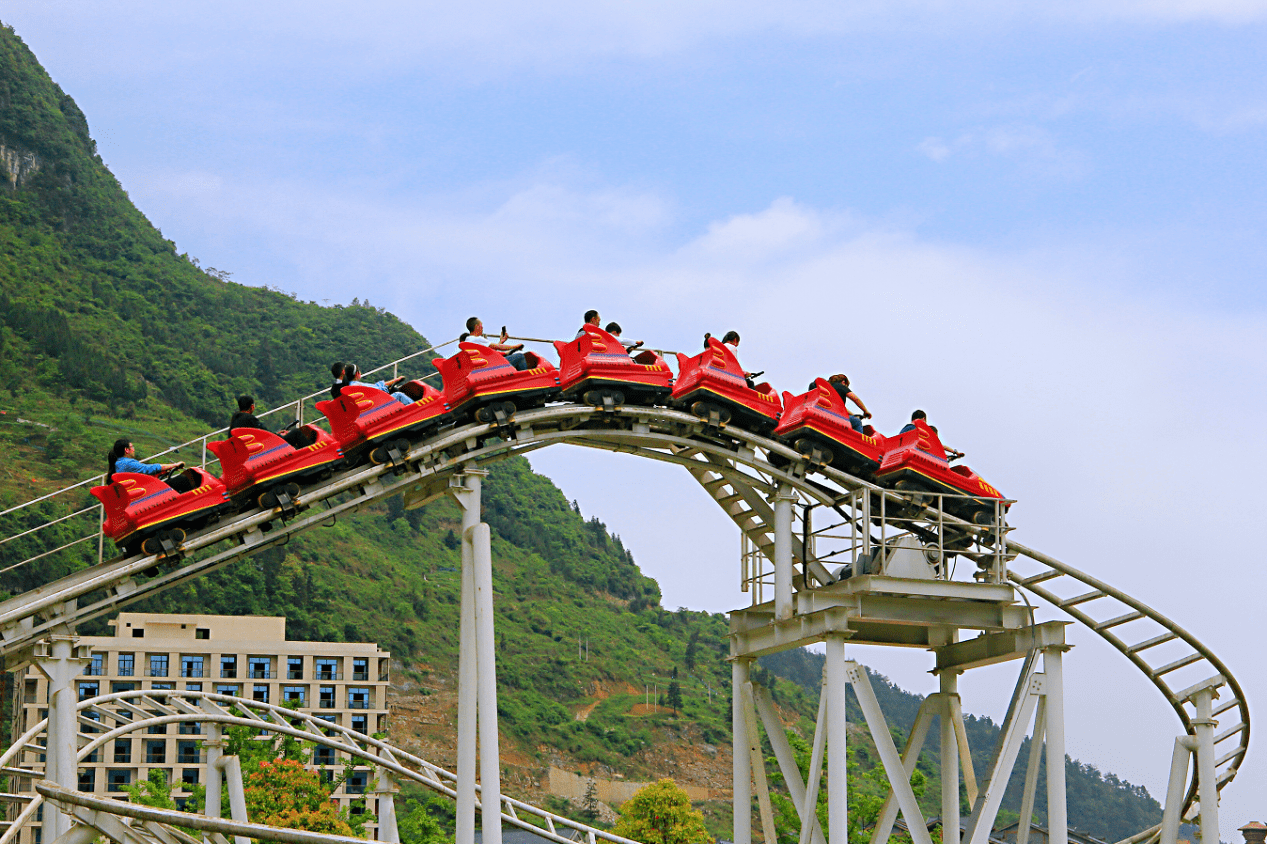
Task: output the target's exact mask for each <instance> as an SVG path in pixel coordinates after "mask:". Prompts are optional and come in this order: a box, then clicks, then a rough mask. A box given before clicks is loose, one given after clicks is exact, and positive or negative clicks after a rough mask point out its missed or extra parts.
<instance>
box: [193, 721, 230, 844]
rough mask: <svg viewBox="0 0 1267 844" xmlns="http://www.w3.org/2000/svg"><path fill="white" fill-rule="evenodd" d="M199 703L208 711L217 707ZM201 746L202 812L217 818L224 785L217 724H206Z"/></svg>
mask: <svg viewBox="0 0 1267 844" xmlns="http://www.w3.org/2000/svg"><path fill="white" fill-rule="evenodd" d="M199 704H201V708H202V709H205V710H206V711H208V712H214V711H215V709H219V707H216V706H214V704H212V703H211V702H210V701H207V700H202V701H199ZM202 746H203V747H204V748H206V750H207V797H206V800H207V805H206V807H205V808H204V809H203V814H205V815H207V817H211V818H219V817H222V815H221V812H222V811H223V810H222V809H221V807H220V791H221V789H222V788H223V787H224V774H223V773H221V771H220V759H221V758H222V757H223V756H224V731H223V729H222V728H221V727H220V725H219V724H217V723H215V722H210V723H208V724H207V738H206V740H205V741H204V742H203V743H202ZM209 840H210V839H208V841H209Z"/></svg>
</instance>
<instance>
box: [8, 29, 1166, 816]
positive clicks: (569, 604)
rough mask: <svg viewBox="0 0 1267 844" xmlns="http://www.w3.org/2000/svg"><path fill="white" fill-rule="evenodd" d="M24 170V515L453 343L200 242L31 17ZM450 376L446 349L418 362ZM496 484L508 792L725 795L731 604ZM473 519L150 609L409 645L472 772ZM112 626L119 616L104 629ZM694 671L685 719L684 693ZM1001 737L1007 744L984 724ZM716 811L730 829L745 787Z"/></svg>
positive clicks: (18, 315) (376, 525)
mask: <svg viewBox="0 0 1267 844" xmlns="http://www.w3.org/2000/svg"><path fill="white" fill-rule="evenodd" d="M0 176H3V180H2V181H0V445H2V447H3V453H4V455H5V459H4V461H2V462H0V509H4V508H7V507H10V506H12V505H15V504H18V503H21V502H24V501H27V500H30V499H31V498H33V497H35V496H36V495H39V494H43V493H45V492H50V491H52V490H55V489H58V488H61V487H63V486H66V485H68V484H70V483H73V482H75V481H78V480H81V479H83V478H86V477H88V476H90V475H91V474H92V473H94V472H99V471H102V470H103V469H104V463H105V454H106V451H107V450H108V448H109V445H110V443H111V442H112V441H113V440H114V439H115V438H116V437H119V436H127V437H130V438H132V439H133V441H134V442H135V443H136V445H137V448H138V452H139V453H142V454H145V453H152V452H155V451H158V450H160V449H162V448H166V447H168V446H170V445H173V444H175V443H179V442H183V441H185V440H187V439H190V438H192V437H195V436H198V435H201V434H202V433H204V432H205V431H207V430H209V428H212V427H219V426H220V425H223V424H225V423H226V422H227V417H228V415H229V412H230V410H231V409H232V407H233V400H234V398H235V396H236V395H238V394H239V393H252V394H253V395H255V396H256V397H257V399H258V400H259V402H260V404H261V406H269V405H276V404H278V403H281V402H284V401H287V400H293V399H294V398H295V397H297V396H299V395H303V394H305V393H308V392H312V391H314V390H316V389H320V388H321V387H322V386H323V385H324V384H326V383H327V382H328V373H327V366H328V364H329V362H330V361H331V360H333V359H335V358H340V359H344V360H348V359H354V360H357V361H360V362H361V363H363V364H370V363H374V362H385V361H388V360H392V359H394V358H398V357H400V356H402V355H404V354H407V353H410V352H413V351H417V350H420V349H424V348H426V347H427V346H428V343H427V341H426V340H425V339H424V338H423V337H422V336H421V335H419V334H418V333H417V332H416V331H414V330H413V329H412V328H411V327H410V326H408V325H406V324H404V323H403V322H401V321H400V320H399V319H397V318H396V317H394V316H392V315H391V314H388V313H386V312H385V311H383V310H381V309H378V308H374V307H372V306H370V305H369V304H368V303H360V302H357V301H356V300H354V301H353V303H352V304H351V305H350V306H341V307H340V306H336V307H333V308H326V307H319V306H318V305H316V304H315V303H314V302H304V301H300V300H298V299H297V298H295V297H293V296H290V295H285V294H282V293H279V292H276V291H271V290H268V289H261V288H258V287H251V286H246V285H242V284H238V283H234V282H232V281H230V280H228V278H227V274H225V273H216V272H210V271H206V270H204V269H202V268H201V267H199V266H198V263H197V262H196V261H195V260H194V259H191V258H189V257H188V256H185V255H179V254H177V252H176V248H175V246H174V244H173V243H172V242H171V241H169V240H166V239H164V238H163V236H162V234H161V233H160V232H159V231H158V230H157V229H156V228H154V227H153V226H152V225H151V224H150V223H149V222H148V221H147V220H146V219H145V218H144V217H143V216H142V215H141V214H140V212H139V211H137V209H136V208H135V207H134V206H133V205H132V203H131V202H130V201H129V200H128V197H127V195H126V194H125V193H124V191H123V189H122V187H121V186H120V185H119V183H118V181H117V180H116V179H115V178H114V177H113V176H112V175H111V174H110V172H109V171H108V170H107V169H106V168H105V166H104V165H103V164H102V162H101V159H100V157H99V156H98V155H97V154H96V151H95V145H94V143H93V141H92V138H91V137H90V135H89V133H88V125H87V121H86V120H85V118H84V115H83V114H82V113H81V112H80V110H79V109H78V107H77V106H76V105H75V103H74V102H73V100H71V98H70V97H69V96H68V95H66V94H65V93H63V92H62V91H61V89H60V88H58V87H57V85H55V84H54V83H53V81H52V80H51V79H50V78H49V76H48V74H47V73H46V72H45V71H44V70H43V68H41V67H40V65H39V63H38V62H37V61H36V59H35V57H34V56H33V55H32V53H31V52H30V50H29V49H28V48H27V47H26V45H25V44H23V43H22V41H21V40H20V39H19V38H18V37H17V35H16V34H15V33H14V32H13V31H12V29H10V28H7V27H5V28H2V29H0ZM429 371H431V367H430V365H429V364H427V363H425V362H423V361H422V359H421V358H420V359H419V362H418V364H417V366H416V367H414V368H413V369H412V370H405V374H409V375H414V376H417V375H422V374H424V373H426V372H429ZM177 457H183V458H185V459H188V460H197V459H198V458H199V455H198V454H197V453H194V452H192V451H190V452H188V453H185V454H179V455H177ZM484 489H485V494H484V505H485V513H484V517H485V520H486V521H487V522H488V523H489V524H490V525H491V527H492V530H493V534H494V540H493V555H494V563H495V567H496V571H495V585H496V589H497V594H496V609H497V622H496V623H497V630H498V674H499V678H500V680H501V688H500V698H499V701H500V702H499V714H500V717H501V725H502V729H503V741H504V744H503V747H504V748H505V760H504V761H505V766H506V769H507V776H508V786H507V788H508V790H509V791H511V792H512V793H515V794H517V795H522V796H526V797H529V798H540V799H542V800H545V799H547V796H546V795H545V794H544V786H543V784H542V783H543V777H544V773H545V771H546V770H547V768H548V767H549V766H551V765H556V766H559V767H563V768H565V769H567V770H570V771H583V772H586V773H588V774H590V775H595V776H623V777H627V778H631V779H654V778H657V777H660V776H665V775H670V776H673V777H675V778H676V779H678V780H679V781H685V782H693V783H695V784H702V785H711V786H712V787H717V785H718V783H724V782H726V781H728V779H729V771H730V758H729V749H728V746H729V737H730V732H729V721H730V703H729V682H730V669H729V666H728V664H727V663H726V661H725V658H726V655H727V653H728V644H727V638H726V621H725V619H724V617H722V616H720V615H709V614H707V613H697V612H687V611H678V612H667V611H665V610H663V609H662V608H661V607H660V605H659V601H660V593H659V588H658V586H657V585H656V584H655V582H654V581H652V580H651V579H649V578H647V577H645V576H644V575H643V574H642V573H641V572H640V571H639V570H638V567H637V566H636V564H635V563H634V560H633V559H632V557H631V555H630V554H629V552H628V551H627V550H626V549H625V548H624V546H623V545H622V544H621V542H620V539H619V538H618V537H615V536H612V535H611V534H610V533H609V532H608V530H607V529H606V527H605V526H604V525H603V524H602V522H601V521H598V520H597V519H595V518H590V519H588V520H587V519H585V518H584V517H583V516H582V515H581V513H580V511H579V508H578V507H576V506H575V505H573V504H569V503H568V501H567V499H566V497H565V496H564V495H563V493H562V492H560V491H559V490H558V489H557V488H556V487H555V486H554V485H553V484H552V483H551V482H550V481H549V480H548V479H547V478H545V477H543V476H541V475H537V474H535V473H533V472H532V470H531V468H530V466H529V464H528V462H527V461H526V460H524V459H513V460H509V461H506V462H503V463H500V464H497V465H495V466H493V467H492V469H491V474H490V476H489V478H488V480H487V481H486V483H485V486H484ZM90 503H92V502H91V499H89V498H88V497H87V494H86V493H82V494H81V495H79V496H78V497H77V498H76V499H75V500H73V501H64V502H57V503H48V504H44V505H41V506H38V507H35V508H30V509H27V510H23V511H21V512H19V513H16V514H10V515H7V516H0V536H5V537H8V536H12V535H14V534H15V533H17V532H19V531H21V530H25V529H29V528H31V527H34V526H36V525H37V524H42V523H44V522H47V521H50V520H52V519H56V518H61V517H63V516H66V515H68V514H69V513H71V512H72V511H74V510H75V509H77V508H80V507H85V506H87V505H88V504H90ZM459 521H460V519H459V515H458V512H457V509H456V507H455V505H453V504H451V503H448V502H438V503H436V504H433V505H431V506H429V507H427V508H425V509H421V510H410V511H406V510H404V508H403V503H402V502H401V501H400V500H399V499H395V500H391V501H388V502H386V503H384V504H382V505H380V506H378V507H377V508H374V509H372V510H371V511H368V512H362V513H359V514H357V515H355V516H351V517H348V518H344V519H341V520H340V521H338V522H337V523H335V524H332V525H331V526H329V527H327V528H324V529H321V530H317V531H311V532H309V533H307V534H305V535H302V536H300V537H297V538H296V539H294V540H293V541H292V542H291V543H290V544H289V545H287V546H285V547H283V548H274V549H269V550H267V551H264V552H262V553H260V554H257V555H255V556H253V557H251V558H250V559H248V560H245V561H243V562H239V563H237V564H234V565H232V566H230V567H227V568H224V569H221V570H219V571H218V572H216V573H214V574H212V575H209V576H206V577H203V578H201V579H198V580H196V581H194V582H192V583H190V584H188V585H185V586H182V587H179V588H176V589H172V590H170V591H168V592H166V593H164V594H162V595H160V596H157V597H155V598H152V599H149V600H147V601H145V602H143V603H141V604H138V605H135V607H134V608H135V609H139V610H150V611H169V612H178V611H189V610H191V609H193V610H196V611H198V612H207V613H226V614H248V613H250V614H269V615H285V616H286V617H287V618H288V619H289V620H290V621H289V625H288V627H289V632H290V635H291V636H292V637H294V638H300V639H350V640H359V641H377V642H379V643H380V644H382V645H383V646H384V647H386V648H388V649H390V650H391V651H392V653H393V657H394V659H395V660H396V667H395V670H394V676H395V679H396V688H395V690H394V707H395V709H396V711H397V713H398V714H397V716H396V717H395V720H394V726H393V738H394V739H395V740H396V741H397V742H399V743H401V744H403V745H405V746H408V747H411V748H418V749H424V750H426V751H427V753H428V755H429V756H431V757H432V758H433V759H434V760H435V761H436V762H438V763H441V764H452V762H453V759H452V726H451V722H452V719H453V717H454V712H455V708H456V707H455V701H454V689H455V688H456V656H457V642H456V630H457V628H458V624H457V617H458V594H459V587H458V578H457V574H456V569H457V567H458V564H459V559H458V542H457V535H456V528H457V527H458V525H459ZM83 528H84V525H83V524H82V522H81V523H79V524H78V525H77V524H76V522H75V521H74V520H70V521H67V522H64V523H59V524H58V525H56V526H55V527H54V528H52V529H51V530H50V531H48V532H47V534H46V535H49V536H52V537H53V538H54V539H55V540H57V541H56V542H49V543H48V544H43V543H41V544H38V545H37V544H36V543H35V542H34V541H33V540H31V539H30V538H24V539H19V540H16V541H13V542H9V543H7V544H5V545H4V546H0V555H3V556H2V557H0V568H2V569H5V571H3V572H0V588H4V589H7V590H8V591H9V592H10V593H12V594H19V593H22V592H25V591H27V590H29V589H31V588H33V587H34V586H37V585H39V584H42V583H46V582H48V581H50V580H52V579H55V578H57V577H60V576H62V575H64V574H66V573H67V572H69V571H73V570H76V569H78V568H81V567H83V566H86V565H89V564H91V563H92V562H95V559H96V558H95V554H94V553H93V551H82V550H81V549H83V547H84V546H82V545H80V546H75V547H72V548H70V549H67V550H65V551H62V552H59V553H57V554H53V555H51V556H47V557H44V558H42V559H40V560H38V561H36V562H34V563H32V564H29V565H22V566H17V567H15V568H12V569H10V568H9V567H10V566H13V565H14V564H16V563H18V562H19V561H21V560H24V559H27V558H28V557H30V556H32V555H33V554H35V553H38V552H39V551H41V550H43V549H45V548H48V547H52V546H53V545H56V544H62V543H65V542H70V541H71V540H73V539H75V538H76V537H77V536H79V535H82V532H83ZM100 629H101V622H100V621H98V622H95V623H94V624H92V625H88V626H86V627H85V628H84V631H83V632H94V631H98V630H100ZM767 666H768V667H767V668H761V669H759V674H760V679H762V680H763V681H764V682H766V683H767V685H769V686H771V688H772V690H773V693H774V696H775V698H776V700H777V702H778V704H779V706H780V707H781V709H782V712H783V715H784V717H785V719H786V720H787V722H788V723H789V724H791V725H792V726H793V728H794V729H796V730H799V731H800V732H802V733H803V734H809V732H810V731H812V718H813V716H814V713H815V711H816V705H817V679H816V678H817V673H816V672H817V670H818V667H820V666H817V667H816V666H815V664H814V658H813V657H812V655H803V654H802V655H797V654H791V655H785V656H783V657H781V658H779V659H774V660H771V661H768V662H767ZM777 675H783V676H784V677H787V678H792V679H780V678H779V676H777ZM806 677H810V679H809V680H806ZM877 685H878V686H881V685H884V688H885V690H886V691H885V693H884V697H883V704H884V706H885V707H886V710H887V711H890V713H891V715H892V717H893V718H894V721H895V723H897V724H899V725H900V724H909V715H910V714H913V711H914V710H913V708H912V707H913V706H917V705H918V701H917V700H916V699H914V698H913V697H912V696H909V695H906V694H905V693H902V692H900V690H897V689H891V688H889V687H888V686H887V685H885V684H877ZM674 689H676V696H675V699H676V697H680V699H681V703H680V705H678V711H677V712H673V711H671V710H670V709H668V708H667V707H666V706H665V699H666V697H669V696H672V695H674ZM651 690H656V691H658V694H659V700H658V701H656V700H654V699H650V700H649V698H648V695H649V693H652V692H651ZM912 701H915V702H914V703H912ZM648 703H650V704H651V705H648ZM415 715H417V716H418V717H414V716H415ZM423 716H425V717H423ZM855 720H856V719H855ZM899 729H901V728H899ZM974 729H975V728H974ZM979 746H980V747H981V748H983V751H984V749H986V748H989V747H990V743H989V741H988V740H987V738H985V737H983V738H982V740H981V742H980V743H979ZM854 747H856V748H858V749H859V750H858V751H856V752H855V757H856V758H858V759H859V760H860V763H861V764H863V766H864V767H870V766H871V765H872V764H874V761H873V760H874V759H875V756H874V754H873V753H871V754H870V756H869V758H867V757H868V752H867V742H866V741H865V740H862V739H860V740H859V741H858V742H856V743H855V744H854ZM927 764H928V760H927V759H926V760H925V762H922V763H921V765H922V766H924V765H927ZM1071 764H1074V765H1075V766H1076V763H1071ZM930 770H931V771H932V772H933V773H934V774H935V766H932V767H931V768H930ZM1072 782H1073V780H1071V783H1072ZM1079 782H1080V783H1085V788H1083V787H1082V786H1079V788H1078V789H1077V790H1076V791H1075V789H1074V788H1073V787H1072V786H1071V789H1070V795H1071V800H1073V801H1076V803H1075V804H1074V805H1071V816H1072V817H1075V818H1076V817H1080V816H1082V815H1081V814H1080V813H1082V809H1081V808H1080V807H1082V806H1084V805H1087V806H1089V805H1090V804H1091V803H1093V802H1096V801H1099V802H1106V803H1107V802H1110V801H1111V800H1112V799H1116V796H1117V795H1118V793H1119V792H1121V791H1122V790H1123V789H1125V790H1128V791H1131V794H1129V795H1126V796H1124V797H1123V800H1124V801H1125V802H1124V803H1123V804H1122V805H1124V806H1125V805H1129V806H1130V807H1131V808H1130V812H1127V811H1126V810H1122V811H1120V812H1119V814H1120V815H1121V816H1122V817H1124V818H1126V819H1127V820H1128V821H1129V823H1130V824H1134V825H1130V826H1128V828H1125V829H1123V830H1121V834H1123V835H1124V834H1126V833H1129V832H1134V831H1136V830H1137V829H1138V828H1139V827H1140V826H1142V824H1135V818H1136V816H1139V817H1143V816H1148V817H1152V814H1157V813H1156V812H1154V809H1155V808H1156V804H1155V802H1151V801H1150V800H1149V798H1147V795H1146V794H1144V793H1143V792H1142V790H1139V789H1134V788H1133V787H1131V786H1127V785H1125V784H1121V783H1118V782H1117V781H1116V780H1114V779H1112V778H1111V777H1110V778H1105V777H1101V776H1099V775H1098V773H1097V772H1094V770H1093V769H1090V770H1088V771H1087V776H1086V778H1085V780H1079ZM936 794H937V791H936V789H935V788H930V789H929V792H928V797H926V802H928V803H929V806H928V807H927V808H928V809H929V811H930V814H933V813H935V812H936V808H935V802H936V797H935V795H936ZM1132 800H1133V801H1134V802H1132ZM1012 805H1013V808H1014V801H1013V804H1012ZM708 811H709V815H710V818H711V819H712V822H713V825H714V827H715V831H718V832H720V833H721V834H722V835H723V836H724V835H726V834H727V833H726V825H727V823H728V820H727V818H728V813H729V808H728V807H726V806H725V801H724V799H719V800H717V801H714V802H713V803H712V804H710V806H709V807H708ZM1131 812H1133V813H1134V814H1131ZM1086 816H1088V817H1091V816H1093V815H1092V813H1091V812H1090V810H1089V809H1088V810H1087V813H1086ZM1096 817H1098V815H1096ZM1125 823H1126V822H1125V821H1124V825H1125ZM1089 831H1091V832H1101V831H1102V830H1100V829H1099V828H1093V829H1089ZM1103 832H1104V833H1105V834H1108V835H1110V836H1117V835H1118V834H1119V832H1118V831H1116V828H1114V830H1113V831H1110V829H1109V828H1108V827H1106V828H1105V829H1104V830H1103Z"/></svg>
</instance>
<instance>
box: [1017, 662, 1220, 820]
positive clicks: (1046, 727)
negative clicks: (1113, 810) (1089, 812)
mask: <svg viewBox="0 0 1267 844" xmlns="http://www.w3.org/2000/svg"><path fill="white" fill-rule="evenodd" d="M1066 650H1067V647H1066V646H1064V645H1062V646H1060V647H1052V648H1044V649H1043V675H1044V676H1043V701H1044V703H1045V704H1046V705H1045V706H1044V708H1043V709H1044V711H1043V714H1044V716H1045V717H1044V718H1043V719H1042V723H1041V724H1035V726H1034V739H1035V740H1034V742H1033V743H1031V745H1030V753H1036V752H1037V750H1036V747H1037V740H1038V737H1039V736H1040V735H1041V736H1044V737H1045V738H1046V740H1047V741H1046V744H1047V844H1069V816H1068V808H1067V806H1066V805H1065V672H1064V667H1063V665H1062V659H1061V658H1062V655H1063V654H1064V652H1065V651H1066ZM1040 728H1041V730H1040ZM1005 784H1006V783H1005ZM1210 840H1214V841H1217V840H1218V830H1217V829H1216V830H1215V836H1214V838H1213V839H1210Z"/></svg>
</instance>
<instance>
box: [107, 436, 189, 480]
mask: <svg viewBox="0 0 1267 844" xmlns="http://www.w3.org/2000/svg"><path fill="white" fill-rule="evenodd" d="M108 459H109V468H108V469H107V470H106V483H110V482H111V481H113V480H114V474H115V472H135V473H137V474H140V475H161V474H163V473H164V472H175V471H178V470H180V469H183V468H185V463H184V461H179V462H176V463H142V462H141V461H140V460H137V459H136V448H135V446H133V445H132V441H131V440H129V439H126V438H123V437H120V438H119V439H117V440H115V441H114V446H113V447H112V448H111V449H110V454H109V455H108ZM164 483H166V484H167V485H168V486H169V487H171V488H172V489H174V490H176V491H177V492H189V491H190V490H191V489H193V488H194V487H195V486H196V481H194V480H193V479H191V478H189V477H186V476H185V475H177V476H176V477H174V478H171V479H170V480H166V481H164Z"/></svg>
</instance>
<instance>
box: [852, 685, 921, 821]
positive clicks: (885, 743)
mask: <svg viewBox="0 0 1267 844" xmlns="http://www.w3.org/2000/svg"><path fill="white" fill-rule="evenodd" d="M845 673H846V676H847V677H848V678H849V682H850V683H852V684H853V691H854V694H855V695H857V697H858V705H859V707H860V708H861V709H862V717H863V718H865V719H866V722H867V729H868V730H870V731H871V738H872V740H873V741H875V749H876V751H877V752H878V753H879V754H880V763H881V764H882V765H884V773H885V775H886V776H887V777H888V779H889V788H890V789H892V793H893V798H894V800H895V801H896V802H897V805H898V807H899V808H900V809H901V810H902V817H904V818H906V830H907V832H908V833H909V834H910V836H911V840H912V841H913V842H914V844H933V841H932V838H930V837H929V835H928V826H927V824H926V823H925V822H924V813H923V812H921V811H920V808H919V801H918V800H916V799H915V792H914V791H913V790H912V789H911V779H910V777H911V775H910V773H909V772H908V771H907V769H906V766H905V765H904V764H903V760H902V758H901V757H900V756H898V753H897V747H895V746H894V744H893V734H892V733H890V732H889V722H888V720H887V719H886V718H885V717H884V712H883V711H882V710H881V709H880V702H879V701H878V700H876V698H875V690H874V689H872V688H871V681H870V680H869V679H868V678H867V672H866V671H864V670H863V668H862V666H861V665H859V664H858V663H856V662H853V661H852V660H851V661H849V662H846V663H845ZM926 729H927V728H926ZM921 743H922V738H921ZM917 758H919V754H918V753H915V754H913V759H912V761H914V759H917Z"/></svg>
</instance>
